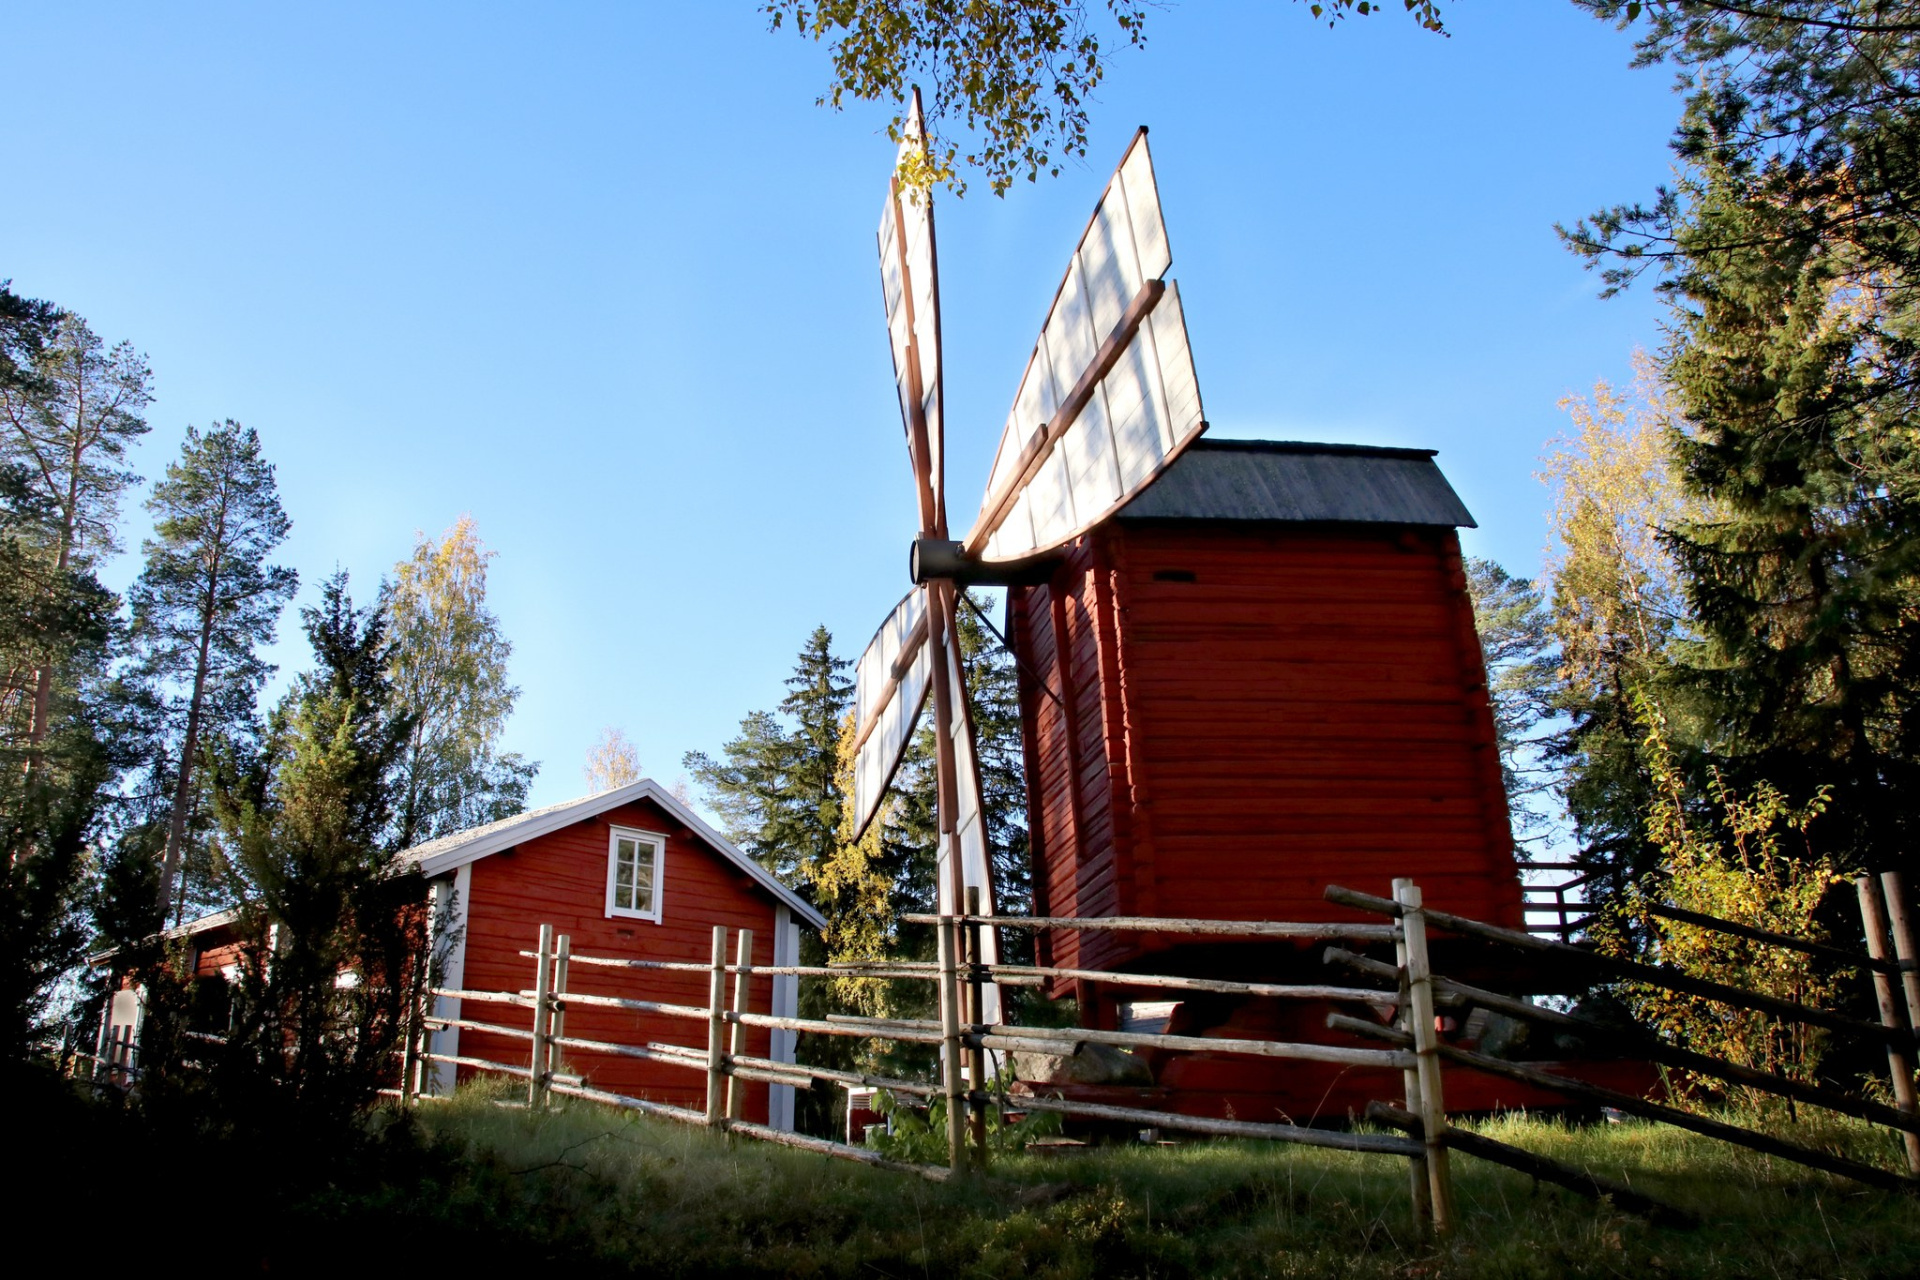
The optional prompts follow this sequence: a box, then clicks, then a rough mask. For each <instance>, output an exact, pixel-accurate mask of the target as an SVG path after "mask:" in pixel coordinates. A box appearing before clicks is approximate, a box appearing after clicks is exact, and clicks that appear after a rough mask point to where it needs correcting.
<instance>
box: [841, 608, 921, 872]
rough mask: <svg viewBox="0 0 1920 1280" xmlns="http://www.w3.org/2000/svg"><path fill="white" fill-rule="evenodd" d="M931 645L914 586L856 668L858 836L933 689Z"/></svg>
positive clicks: (883, 792)
mask: <svg viewBox="0 0 1920 1280" xmlns="http://www.w3.org/2000/svg"><path fill="white" fill-rule="evenodd" d="M932 675H933V659H932V656H931V654H930V652H929V650H928V648H927V593H926V592H925V591H924V590H921V589H919V588H915V589H914V590H913V591H910V592H908V593H907V598H906V599H904V600H902V601H901V602H900V603H899V604H898V605H896V606H895V607H894V610H893V612H892V613H890V614H888V615H887V620H886V621H885V622H883V623H881V624H880V629H879V630H878V631H876V632H874V634H873V639H872V640H871V641H869V642H868V643H867V650H866V652H865V653H863V654H861V655H860V662H859V664H858V665H857V666H856V667H855V668H854V693H853V705H854V733H855V735H856V740H857V741H858V742H859V744H860V746H859V750H858V753H857V755H856V757H855V760H854V766H853V824H854V832H855V838H856V839H858V838H859V836H860V835H861V834H863V833H864V832H865V831H866V829H867V824H868V823H870V822H872V821H873V815H874V814H876V813H878V812H879V811H880V799H881V797H882V796H884V795H886V793H887V784H889V783H890V782H892V781H893V775H894V773H895V771H897V770H898V769H899V768H900V759H901V757H902V756H904V755H905V754H906V751H907V743H908V742H910V741H911V740H912V739H913V727H914V725H916V724H917V723H919V720H920V708H921V707H922V706H924V705H925V704H926V701H927V690H928V689H930V688H932V687H933V680H932Z"/></svg>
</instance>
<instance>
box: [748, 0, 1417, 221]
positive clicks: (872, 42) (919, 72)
mask: <svg viewBox="0 0 1920 1280" xmlns="http://www.w3.org/2000/svg"><path fill="white" fill-rule="evenodd" d="M1298 2H1299V3H1305V4H1307V8H1308V11H1309V12H1310V13H1311V14H1312V16H1313V17H1315V18H1324V19H1326V20H1327V22H1328V24H1329V25H1332V24H1333V23H1334V22H1336V21H1338V20H1339V19H1341V18H1344V17H1346V16H1348V15H1349V14H1356V15H1360V16H1363V17H1364V16H1367V15H1370V14H1373V13H1376V12H1378V11H1379V10H1381V9H1382V8H1386V7H1390V3H1391V0H1386V2H1385V3H1383V2H1382V0H1318V2H1312V0H1298ZM1400 3H1401V4H1402V5H1403V6H1404V7H1405V9H1406V11H1407V13H1408V14H1409V15H1411V16H1412V17H1413V19H1414V20H1415V21H1416V22H1418V23H1419V24H1420V26H1421V27H1423V28H1425V29H1426V30H1428V31H1433V32H1436V33H1443V34H1444V32H1443V28H1442V26H1441V22H1440V0H1400ZM1147 8H1148V0H1104V3H1103V4H1095V3H1093V2H1092V0H919V2H918V3H908V4H900V3H896V2H895V0H765V3H764V5H763V12H765V13H766V14H767V16H768V18H769V20H770V24H771V26H772V28H773V29H774V30H776V31H777V30H779V29H781V28H782V27H784V26H786V25H787V23H788V22H789V21H791V23H792V26H793V29H794V30H796V31H798V32H799V33H800V34H801V35H803V36H811V37H812V38H813V39H814V40H816V41H823V42H825V43H826V44H827V46H828V48H829V50H830V51H831V53H832V56H833V80H832V82H831V83H830V84H829V85H828V87H827V91H826V92H825V93H824V94H822V95H821V97H820V99H819V103H820V105H821V106H828V107H832V108H833V109H834V110H836V111H837V110H839V109H840V108H841V107H842V106H844V105H845V104H846V100H847V99H848V98H849V97H851V98H854V99H856V100H858V101H862V102H881V101H885V102H891V103H892V104H893V105H894V107H895V108H896V110H895V113H894V117H893V120H892V122H891V123H890V124H889V125H888V128H887V132H888V135H889V136H890V137H891V138H892V139H893V140H894V141H895V142H898V141H899V140H900V138H901V136H902V131H903V130H904V128H905V124H906V116H907V104H908V102H909V100H910V99H911V97H912V94H913V88H914V86H915V85H916V84H919V85H921V86H922V87H923V88H925V89H926V90H927V94H926V101H925V108H926V120H927V134H928V137H927V143H928V155H927V160H926V162H925V164H924V167H921V166H918V165H916V166H914V167H913V168H912V169H911V170H910V171H908V172H903V173H902V175H901V177H902V179H903V181H906V182H909V183H911V184H913V185H917V186H922V187H928V186H932V185H933V184H935V183H940V182H944V183H946V184H947V186H948V187H950V188H951V189H952V190H954V191H955V192H956V193H961V192H964V191H965V190H966V182H965V181H964V180H963V179H962V178H961V176H960V168H961V167H963V166H964V167H965V168H970V169H978V170H981V171H983V172H984V173H985V174H986V176H987V182H988V184H989V185H990V186H991V187H992V189H993V193H994V194H995V195H1005V194H1006V191H1007V188H1009V187H1011V186H1012V185H1013V184H1014V182H1015V181H1016V180H1017V179H1019V178H1022V177H1024V178H1026V179H1027V181H1029V182H1032V181H1035V180H1036V179H1038V178H1039V176H1040V174H1041V172H1042V171H1043V170H1044V171H1045V172H1046V173H1047V175H1048V176H1049V177H1053V176H1057V175H1058V174H1059V172H1060V166H1061V165H1062V164H1063V163H1065V162H1066V161H1068V160H1075V159H1080V158H1082V157H1084V156H1085V155H1086V153H1087V129H1088V124H1089V113H1088V108H1089V103H1090V102H1091V101H1092V99H1093V95H1094V92H1095V90H1097V89H1098V88H1099V86H1100V82H1101V81H1102V80H1103V79H1105V78H1106V73H1107V58H1108V56H1109V54H1110V52H1111V50H1113V49H1115V48H1122V49H1125V48H1139V47H1141V46H1143V45H1144V44H1145V43H1146V27H1145V23H1146V10H1147ZM956 124H957V126H958V131H959V132H962V133H964V134H966V135H968V136H969V137H970V138H971V139H972V141H970V142H968V143H967V144H966V145H965V146H964V148H963V145H962V143H961V142H959V141H956V140H955V138H954V134H953V131H954V129H955V125H956Z"/></svg>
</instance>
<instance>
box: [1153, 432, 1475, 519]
mask: <svg viewBox="0 0 1920 1280" xmlns="http://www.w3.org/2000/svg"><path fill="white" fill-rule="evenodd" d="M1433 454H1434V451H1433V450H1432V449H1387V448H1380V447H1377V446H1373V445H1359V444H1312V443H1307V442H1303V441H1295V440H1207V439H1202V440H1196V441H1194V442H1193V443H1192V444H1191V445H1189V446H1187V450H1186V452H1185V453H1183V454H1181V455H1180V457H1179V458H1178V459H1177V460H1175V461H1174V463H1173V465H1171V466H1169V467H1168V468H1167V469H1166V471H1164V472H1163V473H1161V475H1160V477H1159V478H1158V479H1157V480H1155V481H1154V482H1153V483H1152V484H1150V485H1148V486H1147V488H1146V489H1145V491H1143V492H1142V493H1141V494H1140V496H1139V497H1137V498H1135V499H1134V500H1133V501H1132V502H1129V503H1128V504H1127V505H1126V506H1124V507H1122V508H1121V509H1120V511H1119V513H1118V516H1119V518H1120V519H1122V520H1266V521H1284V522H1287V523H1293V524H1401V525H1408V524H1411V525H1442V526H1446V527H1449V528H1452V527H1459V526H1462V525H1464V526H1466V527H1467V528H1474V527H1476V526H1475V525H1474V522H1473V516H1472V515H1470V514H1468V512H1467V508H1466V507H1465V505H1463V504H1462V503H1461V501H1460V498H1459V496H1458V495H1456V494H1455V493H1454V491H1453V486H1452V485H1449V484H1448V483H1447V478H1446V477H1445V476H1443V475H1441V474H1440V468H1439V467H1438V466H1436V465H1434V461H1433Z"/></svg>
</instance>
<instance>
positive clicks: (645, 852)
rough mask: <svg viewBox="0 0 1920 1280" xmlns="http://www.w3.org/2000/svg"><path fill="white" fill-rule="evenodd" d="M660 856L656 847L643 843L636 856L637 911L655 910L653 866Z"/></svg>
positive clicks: (635, 891)
mask: <svg viewBox="0 0 1920 1280" xmlns="http://www.w3.org/2000/svg"><path fill="white" fill-rule="evenodd" d="M656 856H658V855H657V852H656V850H655V847H654V846H653V845H650V844H643V845H641V846H640V847H639V848H638V849H637V850H636V851H635V856H634V886H633V890H634V892H633V907H634V910H636V911H651V910H653V867H654V858H655V857H656Z"/></svg>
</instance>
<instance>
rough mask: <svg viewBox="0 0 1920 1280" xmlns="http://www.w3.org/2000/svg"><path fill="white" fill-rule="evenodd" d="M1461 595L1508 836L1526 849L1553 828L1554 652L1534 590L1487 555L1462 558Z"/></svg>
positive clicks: (1525, 853) (1544, 609)
mask: <svg viewBox="0 0 1920 1280" xmlns="http://www.w3.org/2000/svg"><path fill="white" fill-rule="evenodd" d="M1466 570H1467V594H1468V595H1469V596H1470V597H1471V598H1472V600H1473V623H1474V629H1475V631H1477V632H1478V633H1479V636H1480V650H1481V656H1482V658H1483V660H1484V661H1485V663H1486V668H1487V691H1488V694H1489V695H1490V697H1491V698H1492V701H1493V728H1494V735H1495V738H1496V739H1497V741H1498V744H1499V749H1500V775H1501V781H1502V782H1503V783H1504V784H1505V788H1506V793H1507V813H1508V815H1509V818H1510V820H1511V822H1512V825H1513V837H1514V842H1515V843H1516V844H1517V845H1518V846H1519V847H1520V848H1521V850H1522V851H1523V854H1522V856H1530V855H1531V854H1532V853H1533V850H1531V849H1529V846H1530V845H1531V846H1535V847H1536V848H1537V847H1538V846H1539V845H1540V844H1541V843H1542V842H1543V841H1544V840H1545V839H1546V838H1547V837H1549V836H1550V835H1551V834H1552V827H1553V821H1554V814H1553V812H1552V809H1551V803H1552V791H1553V786H1554V783H1555V782H1556V781H1557V770H1555V769H1554V767H1553V765H1552V763H1551V761H1550V759H1549V753H1550V751H1551V747H1552V734H1551V722H1552V721H1553V720H1554V718H1555V717H1556V715H1557V712H1558V708H1557V706H1556V701H1557V699H1556V696H1555V695H1556V693H1557V692H1558V688H1557V677H1558V675H1559V662H1558V655H1557V654H1556V653H1555V652H1554V644H1553V637H1552V635H1551V632H1550V627H1551V620H1550V618H1549V617H1548V614H1547V607H1546V603H1545V601H1544V600H1542V599H1541V596H1540V590H1539V588H1538V587H1536V586H1534V585H1533V584H1532V583H1531V582H1527V581H1525V580H1524V579H1520V578H1515V577H1514V576H1513V575H1512V574H1510V573H1508V572H1507V571H1506V570H1505V569H1503V568H1501V567H1500V566H1499V565H1498V564H1495V563H1494V562H1493V561H1491V560H1481V559H1476V558H1473V557H1469V558H1468V559H1467V562H1466Z"/></svg>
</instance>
